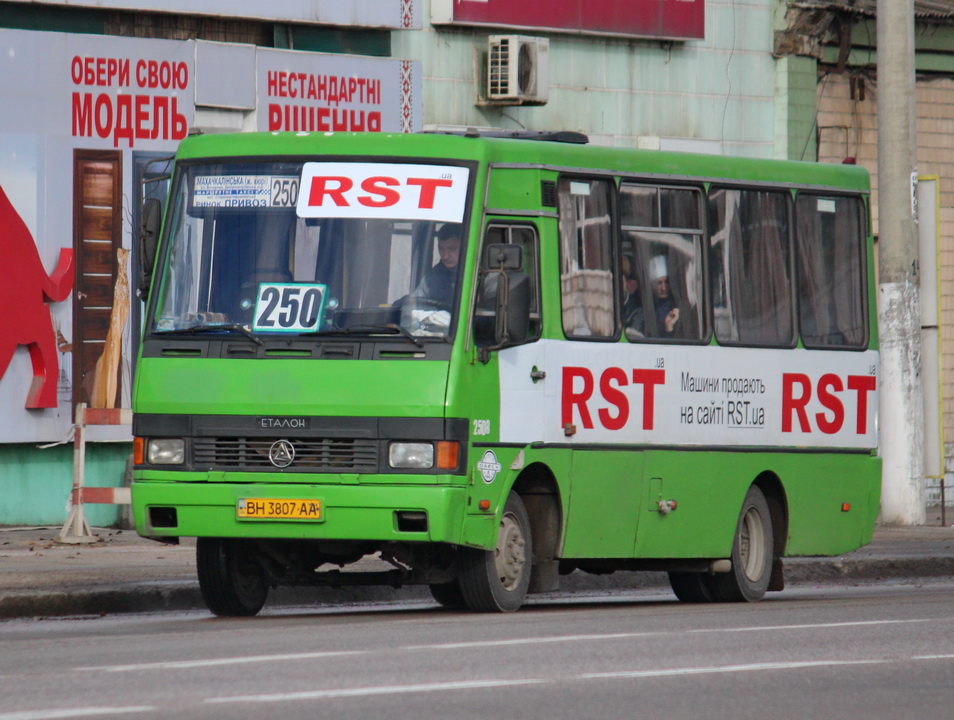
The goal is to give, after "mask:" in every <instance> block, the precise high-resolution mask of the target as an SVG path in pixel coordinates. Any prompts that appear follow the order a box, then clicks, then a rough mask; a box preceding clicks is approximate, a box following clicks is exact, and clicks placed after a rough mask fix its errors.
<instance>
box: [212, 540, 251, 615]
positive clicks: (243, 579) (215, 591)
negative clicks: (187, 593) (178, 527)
mask: <svg viewBox="0 0 954 720" xmlns="http://www.w3.org/2000/svg"><path fill="white" fill-rule="evenodd" d="M250 550H251V548H250V547H249V544H248V543H243V542H242V541H240V540H226V539H222V538H199V539H198V540H197V542H196V553H195V558H196V569H197V570H198V574H199V590H201V592H202V599H203V600H204V601H205V605H206V607H207V608H209V610H211V611H212V612H213V613H214V614H215V615H220V616H223V617H248V616H251V615H257V614H258V611H259V610H261V609H262V606H263V605H265V599H266V598H267V597H268V583H267V582H266V580H265V574H264V572H263V571H262V567H261V565H260V564H259V563H258V562H257V561H256V560H255V557H254V553H253V552H251V551H250Z"/></svg>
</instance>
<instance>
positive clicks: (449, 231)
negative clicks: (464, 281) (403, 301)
mask: <svg viewBox="0 0 954 720" xmlns="http://www.w3.org/2000/svg"><path fill="white" fill-rule="evenodd" d="M460 238H461V226H460V223H444V224H443V225H442V226H441V229H440V230H438V231H437V253H438V255H440V261H439V262H438V263H437V264H436V265H434V267H432V268H431V269H430V270H428V271H427V273H425V275H424V278H423V279H422V280H421V282H420V284H419V285H418V286H417V289H415V290H414V292H412V293H411V298H412V299H416V298H420V299H423V300H427V301H429V302H431V303H433V304H434V305H436V306H440V307H442V308H444V309H447V310H450V309H451V307H452V306H453V304H454V289H455V288H456V286H457V262H458V260H459V258H460Z"/></svg>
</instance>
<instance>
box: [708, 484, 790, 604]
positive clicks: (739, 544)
mask: <svg viewBox="0 0 954 720" xmlns="http://www.w3.org/2000/svg"><path fill="white" fill-rule="evenodd" d="M774 545H775V541H774V536H773V534H772V515H771V513H770V512H769V506H768V503H767V502H766V500H765V495H763V494H762V491H761V490H760V489H759V488H758V487H756V486H755V485H753V486H751V487H750V488H749V491H748V492H747V493H746V495H745V500H744V501H743V502H742V510H741V512H740V513H739V522H738V523H737V525H736V529H735V539H734V540H733V541H732V570H731V571H729V572H727V573H716V574H714V575H712V577H711V579H710V583H711V586H712V596H713V599H714V600H716V601H717V602H758V601H759V600H761V599H762V598H763V597H764V596H765V592H766V591H767V590H768V585H769V580H770V579H771V577H772V560H773V558H774V554H775V547H774Z"/></svg>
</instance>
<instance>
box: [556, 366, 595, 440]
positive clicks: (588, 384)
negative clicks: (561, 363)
mask: <svg viewBox="0 0 954 720" xmlns="http://www.w3.org/2000/svg"><path fill="white" fill-rule="evenodd" d="M577 378H579V379H580V380H581V381H582V382H583V387H582V389H581V390H580V391H579V392H577V391H576V390H574V385H576V379H577ZM592 395H593V373H591V372H590V371H589V370H588V369H587V368H585V367H564V368H563V392H562V393H561V405H562V412H561V420H560V421H561V423H562V425H563V426H564V427H566V426H567V425H572V424H573V408H574V407H576V409H577V411H578V412H579V414H580V422H582V423H583V427H584V428H587V429H592V427H593V419H592V418H591V417H590V411H589V409H588V408H587V407H586V403H587V401H589V399H590V397H591V396H592Z"/></svg>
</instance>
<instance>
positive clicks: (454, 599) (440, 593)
mask: <svg viewBox="0 0 954 720" xmlns="http://www.w3.org/2000/svg"><path fill="white" fill-rule="evenodd" d="M429 587H430V589H431V595H432V596H433V598H434V599H435V600H436V601H437V604H438V605H440V606H441V607H444V608H447V609H448V610H463V609H464V608H466V607H467V603H465V602H464V595H463V593H461V591H460V585H458V584H457V583H456V582H452V583H447V584H444V585H430V586H429Z"/></svg>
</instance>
